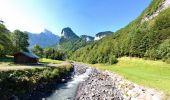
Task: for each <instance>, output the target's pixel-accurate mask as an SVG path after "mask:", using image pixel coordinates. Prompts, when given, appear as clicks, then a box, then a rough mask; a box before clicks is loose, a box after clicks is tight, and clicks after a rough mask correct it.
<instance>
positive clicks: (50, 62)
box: [39, 58, 62, 64]
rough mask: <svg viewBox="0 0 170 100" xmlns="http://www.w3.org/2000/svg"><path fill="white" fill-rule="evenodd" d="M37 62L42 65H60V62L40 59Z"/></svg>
mask: <svg viewBox="0 0 170 100" xmlns="http://www.w3.org/2000/svg"><path fill="white" fill-rule="evenodd" d="M39 62H40V63H43V64H60V63H61V62H62V61H59V60H52V59H46V58H42V59H40V60H39Z"/></svg>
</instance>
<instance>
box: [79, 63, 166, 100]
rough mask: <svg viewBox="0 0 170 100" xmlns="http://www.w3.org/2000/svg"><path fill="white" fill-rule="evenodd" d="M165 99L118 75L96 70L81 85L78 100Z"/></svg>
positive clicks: (161, 94) (161, 95) (158, 92)
mask: <svg viewBox="0 0 170 100" xmlns="http://www.w3.org/2000/svg"><path fill="white" fill-rule="evenodd" d="M80 66H82V65H81V64H80ZM163 97H164V95H163V93H162V92H160V91H158V90H154V89H151V88H146V87H143V86H140V85H137V84H135V83H132V82H130V81H128V80H126V79H124V78H122V77H121V76H120V75H118V74H116V73H111V72H109V71H99V70H95V71H93V73H92V74H91V75H90V76H89V78H88V79H87V80H86V81H84V82H82V83H81V84H79V88H78V89H77V95H76V100H96V99H99V100H112V99H115V100H129V99H131V100H161V99H163Z"/></svg>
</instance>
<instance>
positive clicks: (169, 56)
mask: <svg viewBox="0 0 170 100" xmlns="http://www.w3.org/2000/svg"><path fill="white" fill-rule="evenodd" d="M158 55H159V57H160V58H163V60H164V61H166V62H169V61H170V39H167V40H165V41H164V42H163V43H162V44H160V46H159V48H158Z"/></svg>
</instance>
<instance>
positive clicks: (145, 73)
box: [93, 57, 170, 95]
mask: <svg viewBox="0 0 170 100" xmlns="http://www.w3.org/2000/svg"><path fill="white" fill-rule="evenodd" d="M93 66H94V67H96V68H98V69H101V70H109V71H111V72H116V73H118V74H120V75H122V76H123V77H124V78H125V79H128V80H130V81H132V82H135V83H137V84H140V85H143V86H147V87H152V88H155V89H158V90H161V91H163V92H164V93H165V94H167V95H170V64H167V63H164V62H162V61H150V60H144V59H139V58H128V57H123V58H119V62H118V63H117V64H115V65H104V64H94V65H93Z"/></svg>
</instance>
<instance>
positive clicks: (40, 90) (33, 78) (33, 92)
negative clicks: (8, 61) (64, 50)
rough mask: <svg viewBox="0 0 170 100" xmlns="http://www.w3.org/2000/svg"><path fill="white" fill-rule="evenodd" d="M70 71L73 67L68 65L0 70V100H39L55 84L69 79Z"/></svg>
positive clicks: (50, 91) (50, 90)
mask: <svg viewBox="0 0 170 100" xmlns="http://www.w3.org/2000/svg"><path fill="white" fill-rule="evenodd" d="M11 67H12V66H11ZM30 67H31V66H30ZM72 71H73V66H72V65H71V64H70V63H64V64H61V65H60V66H56V67H55V66H52V67H47V66H44V67H38V68H34V67H32V68H29V69H27V68H26V69H15V70H13V69H10V70H1V71H0V91H1V92H0V99H1V100H17V99H19V100H35V99H36V100H41V99H42V97H44V96H48V94H49V95H50V94H51V93H52V92H53V91H52V90H53V88H55V87H53V86H54V85H55V84H56V83H60V82H65V81H66V80H67V79H69V78H70V76H71V72H72ZM53 84H54V85H53ZM2 91H3V92H2Z"/></svg>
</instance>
